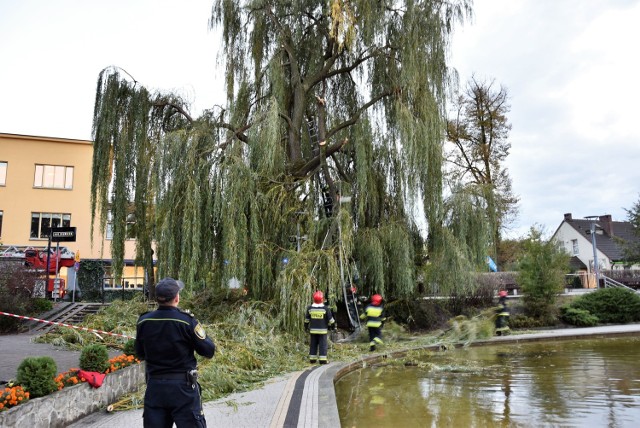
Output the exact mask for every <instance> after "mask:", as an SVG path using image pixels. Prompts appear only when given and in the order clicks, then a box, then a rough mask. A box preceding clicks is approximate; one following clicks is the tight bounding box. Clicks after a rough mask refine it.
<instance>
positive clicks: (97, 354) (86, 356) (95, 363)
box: [80, 343, 109, 373]
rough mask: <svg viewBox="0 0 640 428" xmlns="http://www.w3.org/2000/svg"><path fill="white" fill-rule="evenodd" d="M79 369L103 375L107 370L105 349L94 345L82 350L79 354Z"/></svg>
mask: <svg viewBox="0 0 640 428" xmlns="http://www.w3.org/2000/svg"><path fill="white" fill-rule="evenodd" d="M80 368H81V369H82V370H86V371H89V372H98V373H104V372H105V371H106V370H107V369H108V368H109V352H108V351H107V347H106V346H104V345H100V344H98V343H95V344H93V345H87V346H85V347H84V348H82V352H80Z"/></svg>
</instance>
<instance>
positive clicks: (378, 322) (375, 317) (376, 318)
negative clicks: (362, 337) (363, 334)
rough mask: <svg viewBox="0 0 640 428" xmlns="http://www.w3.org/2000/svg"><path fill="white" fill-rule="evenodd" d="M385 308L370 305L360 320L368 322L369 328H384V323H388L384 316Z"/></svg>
mask: <svg viewBox="0 0 640 428" xmlns="http://www.w3.org/2000/svg"><path fill="white" fill-rule="evenodd" d="M383 312H384V307H383V306H382V305H380V306H376V305H373V304H370V305H368V306H367V307H366V309H365V310H364V313H363V314H362V315H360V319H362V320H364V319H366V320H367V327H382V323H384V322H385V321H386V317H385V316H384V313H383Z"/></svg>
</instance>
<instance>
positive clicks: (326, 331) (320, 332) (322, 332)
mask: <svg viewBox="0 0 640 428" xmlns="http://www.w3.org/2000/svg"><path fill="white" fill-rule="evenodd" d="M309 333H311V334H327V333H328V330H327V329H326V328H325V329H324V330H323V329H319V328H312V329H311V330H309Z"/></svg>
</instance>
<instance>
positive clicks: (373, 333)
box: [368, 327, 383, 350]
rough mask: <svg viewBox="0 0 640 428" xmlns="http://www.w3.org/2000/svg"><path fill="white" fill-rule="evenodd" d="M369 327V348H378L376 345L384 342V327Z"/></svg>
mask: <svg viewBox="0 0 640 428" xmlns="http://www.w3.org/2000/svg"><path fill="white" fill-rule="evenodd" d="M368 329H369V348H370V349H371V350H373V349H375V348H376V345H381V344H382V343H383V342H382V328H380V327H368Z"/></svg>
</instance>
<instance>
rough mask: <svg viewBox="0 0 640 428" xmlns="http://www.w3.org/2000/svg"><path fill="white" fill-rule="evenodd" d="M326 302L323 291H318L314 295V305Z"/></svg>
mask: <svg viewBox="0 0 640 428" xmlns="http://www.w3.org/2000/svg"><path fill="white" fill-rule="evenodd" d="M322 302H324V294H323V293H322V291H316V292H315V293H313V303H322Z"/></svg>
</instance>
